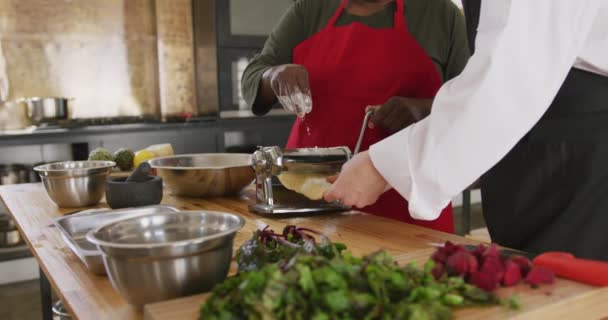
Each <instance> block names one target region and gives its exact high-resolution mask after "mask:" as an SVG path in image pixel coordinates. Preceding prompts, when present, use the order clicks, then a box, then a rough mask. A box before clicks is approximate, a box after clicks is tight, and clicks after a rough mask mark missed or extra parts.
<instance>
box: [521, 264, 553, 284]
mask: <svg viewBox="0 0 608 320" xmlns="http://www.w3.org/2000/svg"><path fill="white" fill-rule="evenodd" d="M554 281H555V274H554V273H553V271H551V270H550V269H548V268H545V267H541V266H534V267H532V269H530V272H528V275H527V276H526V283H528V284H531V285H533V286H538V285H540V284H550V283H553V282H554Z"/></svg>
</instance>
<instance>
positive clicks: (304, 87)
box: [266, 64, 312, 118]
mask: <svg viewBox="0 0 608 320" xmlns="http://www.w3.org/2000/svg"><path fill="white" fill-rule="evenodd" d="M266 73H268V77H269V79H270V86H271V88H272V91H274V94H275V95H276V97H277V99H278V100H279V102H280V103H281V105H283V108H285V109H287V110H289V111H292V112H295V113H296V114H297V115H298V117H300V118H302V117H304V115H305V114H307V113H309V112H310V111H312V97H311V95H310V85H309V84H308V71H306V68H304V66H302V65H298V64H282V65H278V66H275V67H272V68H270V69H268V70H267V71H266Z"/></svg>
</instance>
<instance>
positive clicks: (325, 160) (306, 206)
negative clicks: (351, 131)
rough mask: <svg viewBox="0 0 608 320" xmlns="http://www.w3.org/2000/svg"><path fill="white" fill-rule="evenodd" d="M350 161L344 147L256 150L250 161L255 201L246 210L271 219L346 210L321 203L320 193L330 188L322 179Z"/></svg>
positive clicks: (264, 148)
mask: <svg viewBox="0 0 608 320" xmlns="http://www.w3.org/2000/svg"><path fill="white" fill-rule="evenodd" d="M350 158H351V151H350V149H349V148H348V147H334V148H301V149H283V148H279V147H276V146H275V147H260V148H259V150H257V151H256V152H255V153H254V154H253V161H252V163H253V167H254V168H255V173H256V198H257V201H256V204H254V205H251V206H250V207H249V209H250V210H251V211H254V212H258V213H263V214H273V215H274V214H277V215H280V214H302V213H315V212H323V211H340V210H349V209H350V208H349V207H346V206H343V205H341V204H340V203H328V202H326V201H325V200H323V192H324V191H325V190H327V188H328V187H329V186H330V184H329V183H328V182H327V181H326V178H327V177H328V176H332V175H335V174H337V173H339V172H340V169H341V168H342V165H343V164H344V163H346V161H348V160H349V159H350Z"/></svg>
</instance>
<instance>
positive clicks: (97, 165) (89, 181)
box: [34, 161, 116, 208]
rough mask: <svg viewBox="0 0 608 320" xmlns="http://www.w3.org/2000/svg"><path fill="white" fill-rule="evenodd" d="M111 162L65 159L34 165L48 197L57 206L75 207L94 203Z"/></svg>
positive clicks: (96, 201) (113, 164)
mask: <svg viewBox="0 0 608 320" xmlns="http://www.w3.org/2000/svg"><path fill="white" fill-rule="evenodd" d="M115 165H116V163H115V162H114V161H65V162H56V163H50V164H45V165H41V166H37V167H35V168H34V170H35V171H36V172H38V174H39V175H40V178H41V179H42V183H43V184H44V188H45V189H46V192H47V194H48V195H49V197H50V198H51V199H52V200H53V201H54V202H55V203H56V204H57V205H58V206H60V207H63V208H75V207H86V206H91V205H94V204H97V203H98V202H99V200H101V197H103V194H104V188H105V182H106V179H107V177H108V175H109V174H110V172H111V171H112V168H113V167H114V166H115Z"/></svg>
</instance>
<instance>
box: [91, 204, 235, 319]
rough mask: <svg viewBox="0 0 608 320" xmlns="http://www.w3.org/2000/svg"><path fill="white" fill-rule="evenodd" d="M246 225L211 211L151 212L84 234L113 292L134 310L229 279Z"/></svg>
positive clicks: (227, 215)
mask: <svg viewBox="0 0 608 320" xmlns="http://www.w3.org/2000/svg"><path fill="white" fill-rule="evenodd" d="M244 224H245V220H244V219H243V218H241V217H239V216H237V215H234V214H230V213H223V212H211V211H182V212H175V213H169V212H165V213H154V214H149V215H144V216H140V217H135V218H131V219H126V220H121V221H117V222H114V223H111V224H108V225H104V226H101V227H99V228H97V229H95V230H91V231H90V232H89V233H87V236H86V237H87V240H88V241H90V242H92V243H94V244H95V245H97V247H98V248H99V250H100V251H101V252H102V255H103V261H104V265H105V267H106V271H107V273H108V276H109V277H110V281H111V282H112V285H113V286H114V288H115V289H116V290H117V291H118V292H119V293H120V294H121V296H122V297H123V298H124V299H125V300H127V301H128V302H129V303H130V304H132V305H134V306H136V307H142V306H143V305H145V304H147V303H152V302H157V301H163V300H168V299H173V298H177V297H182V296H186V295H191V294H195V293H200V292H204V291H208V290H210V289H212V288H213V286H214V285H216V284H217V283H219V282H222V281H223V280H224V279H225V278H226V276H227V275H228V271H229V269H230V261H231V260H232V249H233V240H234V236H235V234H236V232H237V231H238V230H239V229H241V228H242V227H243V225H244Z"/></svg>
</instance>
